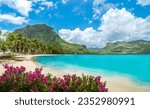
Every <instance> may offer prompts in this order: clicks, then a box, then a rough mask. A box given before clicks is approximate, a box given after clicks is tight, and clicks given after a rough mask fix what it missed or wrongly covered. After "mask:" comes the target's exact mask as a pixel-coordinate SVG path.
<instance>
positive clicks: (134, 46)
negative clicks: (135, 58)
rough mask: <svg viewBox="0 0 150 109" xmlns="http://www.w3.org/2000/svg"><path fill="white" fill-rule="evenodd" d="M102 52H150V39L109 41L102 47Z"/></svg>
mask: <svg viewBox="0 0 150 109" xmlns="http://www.w3.org/2000/svg"><path fill="white" fill-rule="evenodd" d="M99 53H102V54H150V41H144V40H137V41H131V42H124V41H123V42H116V43H108V44H107V45H106V47H104V48H102V49H100V51H99Z"/></svg>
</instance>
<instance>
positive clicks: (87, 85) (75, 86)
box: [0, 64, 108, 92]
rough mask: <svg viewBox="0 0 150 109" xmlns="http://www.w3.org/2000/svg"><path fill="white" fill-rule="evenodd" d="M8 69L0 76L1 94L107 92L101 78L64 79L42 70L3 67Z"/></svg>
mask: <svg viewBox="0 0 150 109" xmlns="http://www.w3.org/2000/svg"><path fill="white" fill-rule="evenodd" d="M3 66H4V68H5V69H6V70H5V72H4V73H3V74H2V76H0V91H1V92H107V91H108V89H107V88H106V82H101V77H100V76H97V77H94V76H85V75H83V76H82V77H80V76H77V75H76V74H74V75H64V76H63V77H62V78H58V77H52V76H51V75H50V74H48V75H44V74H42V73H41V71H42V69H40V68H36V69H35V71H34V72H26V68H25V67H23V66H21V67H13V66H9V65H8V64H5V65H3Z"/></svg>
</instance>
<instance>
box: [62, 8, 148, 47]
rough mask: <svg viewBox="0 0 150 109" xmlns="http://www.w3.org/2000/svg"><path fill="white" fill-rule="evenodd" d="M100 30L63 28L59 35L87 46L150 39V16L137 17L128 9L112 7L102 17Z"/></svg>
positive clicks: (101, 45)
mask: <svg viewBox="0 0 150 109" xmlns="http://www.w3.org/2000/svg"><path fill="white" fill-rule="evenodd" d="M101 22H102V23H101V25H100V26H99V28H98V30H94V29H93V28H92V27H90V28H87V29H85V30H83V31H82V30H80V29H79V28H76V29H75V30H69V29H62V30H60V31H59V35H60V36H61V37H62V38H63V39H65V40H66V41H69V42H73V43H77V44H85V45H86V46H87V47H104V46H105V45H106V44H107V43H108V42H116V41H132V40H139V39H148V40H150V17H147V18H145V19H143V18H139V17H135V16H134V15H132V14H131V13H130V12H128V11H127V10H126V9H124V8H123V9H121V10H119V9H110V10H108V11H107V12H106V14H104V15H103V17H102V18H101Z"/></svg>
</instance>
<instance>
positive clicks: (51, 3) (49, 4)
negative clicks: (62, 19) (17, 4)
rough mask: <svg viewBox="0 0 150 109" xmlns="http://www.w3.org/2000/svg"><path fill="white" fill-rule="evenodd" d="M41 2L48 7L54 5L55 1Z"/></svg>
mask: <svg viewBox="0 0 150 109" xmlns="http://www.w3.org/2000/svg"><path fill="white" fill-rule="evenodd" d="M41 4H42V5H45V6H47V7H48V8H51V7H54V3H53V2H52V1H49V2H48V1H43V2H42V3H41Z"/></svg>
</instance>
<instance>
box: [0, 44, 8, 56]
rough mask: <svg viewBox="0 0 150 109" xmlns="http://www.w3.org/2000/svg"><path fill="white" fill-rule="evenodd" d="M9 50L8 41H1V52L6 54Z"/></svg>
mask: <svg viewBox="0 0 150 109" xmlns="http://www.w3.org/2000/svg"><path fill="white" fill-rule="evenodd" d="M7 49H8V43H7V42H6V41H0V50H2V51H3V53H5V52H6V51H7Z"/></svg>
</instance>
